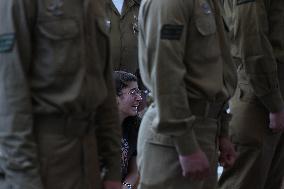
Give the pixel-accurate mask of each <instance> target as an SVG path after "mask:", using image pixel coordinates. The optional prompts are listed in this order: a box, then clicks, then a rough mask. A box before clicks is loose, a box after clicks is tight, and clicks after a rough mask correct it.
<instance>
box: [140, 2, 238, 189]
mask: <svg viewBox="0 0 284 189" xmlns="http://www.w3.org/2000/svg"><path fill="white" fill-rule="evenodd" d="M220 8H221V5H220V3H219V0H190V1H183V0H175V1H172V0H163V1H159V0H145V1H142V3H141V7H140V15H139V28H140V29H141V30H140V31H139V32H140V33H139V66H140V70H141V75H142V79H143V81H144V83H145V85H146V87H148V88H149V89H150V91H152V94H153V98H154V103H153V104H152V105H151V106H150V108H149V110H148V111H147V112H146V114H145V115H144V116H145V117H144V118H143V120H142V123H141V128H140V131H139V136H138V156H137V159H138V169H139V171H140V174H141V182H140V185H139V188H140V189H189V188H193V189H213V188H215V187H216V186H217V170H216V169H217V161H218V155H217V151H218V150H220V152H221V156H220V160H221V163H222V164H223V165H224V166H231V165H232V164H233V162H234V158H235V152H234V149H233V146H232V144H231V143H230V141H229V139H228V137H227V134H228V133H227V129H228V127H227V126H228V121H229V119H230V115H229V114H227V112H226V107H227V106H226V104H227V101H228V99H229V98H230V97H231V96H232V95H233V93H234V90H235V87H236V83H237V75H236V69H235V66H234V64H233V62H232V59H231V56H230V51H229V45H228V43H227V41H228V40H227V37H226V35H227V34H226V32H225V28H224V23H223V19H222V15H221V9H220ZM217 144H219V145H217Z"/></svg>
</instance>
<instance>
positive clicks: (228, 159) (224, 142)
mask: <svg viewBox="0 0 284 189" xmlns="http://www.w3.org/2000/svg"><path fill="white" fill-rule="evenodd" d="M219 150H220V156H219V162H220V164H221V165H222V166H223V167H224V168H225V169H226V168H229V167H231V166H233V164H234V163H235V161H236V158H237V153H236V151H235V148H234V145H233V144H232V142H231V141H230V139H229V138H228V137H220V138H219Z"/></svg>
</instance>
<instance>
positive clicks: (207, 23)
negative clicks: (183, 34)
mask: <svg viewBox="0 0 284 189" xmlns="http://www.w3.org/2000/svg"><path fill="white" fill-rule="evenodd" d="M195 24H196V27H197V30H198V31H199V32H200V33H201V34H202V35H210V34H213V33H215V32H216V22H215V19H214V17H212V16H201V17H198V18H197V19H196V21H195Z"/></svg>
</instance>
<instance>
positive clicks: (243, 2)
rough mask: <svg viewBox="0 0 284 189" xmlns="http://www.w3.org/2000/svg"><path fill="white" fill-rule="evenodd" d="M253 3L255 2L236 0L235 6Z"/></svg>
mask: <svg viewBox="0 0 284 189" xmlns="http://www.w3.org/2000/svg"><path fill="white" fill-rule="evenodd" d="M251 2H255V0H237V5H241V4H245V3H251Z"/></svg>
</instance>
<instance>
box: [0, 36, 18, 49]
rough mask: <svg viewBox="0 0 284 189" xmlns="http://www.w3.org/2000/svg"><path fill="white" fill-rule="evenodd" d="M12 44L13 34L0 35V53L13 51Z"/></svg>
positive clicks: (13, 41)
mask: <svg viewBox="0 0 284 189" xmlns="http://www.w3.org/2000/svg"><path fill="white" fill-rule="evenodd" d="M14 43H15V34H14V33H9V34H3V35H0V53H5V52H10V51H11V50H12V49H13V46H14Z"/></svg>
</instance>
